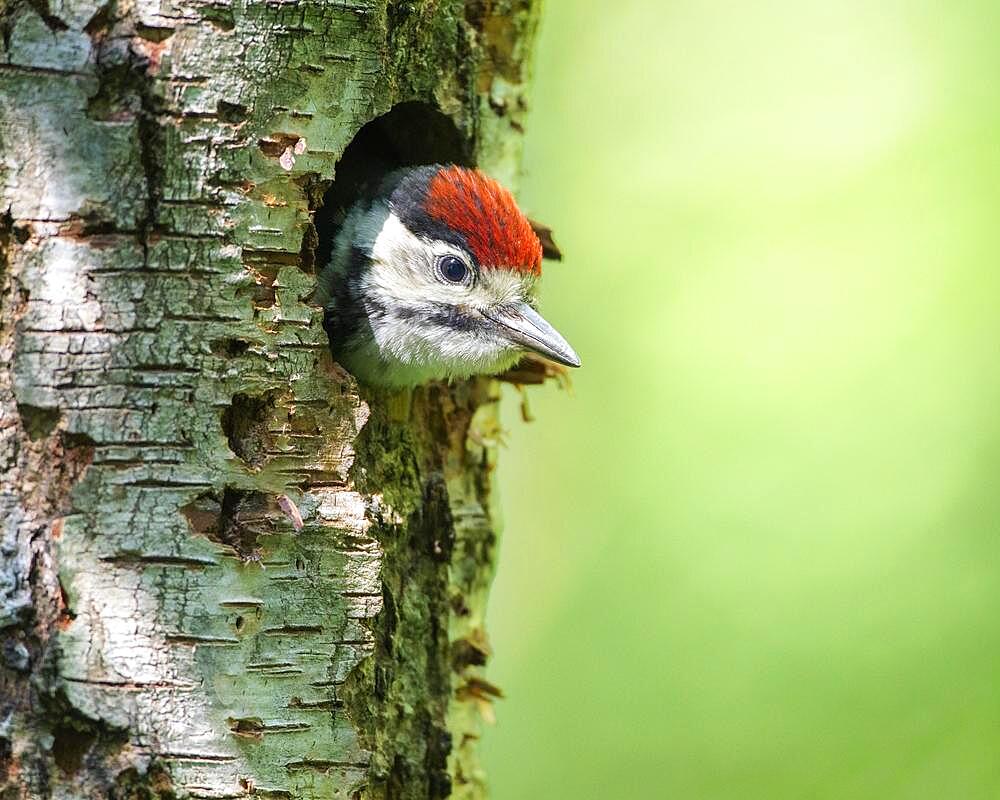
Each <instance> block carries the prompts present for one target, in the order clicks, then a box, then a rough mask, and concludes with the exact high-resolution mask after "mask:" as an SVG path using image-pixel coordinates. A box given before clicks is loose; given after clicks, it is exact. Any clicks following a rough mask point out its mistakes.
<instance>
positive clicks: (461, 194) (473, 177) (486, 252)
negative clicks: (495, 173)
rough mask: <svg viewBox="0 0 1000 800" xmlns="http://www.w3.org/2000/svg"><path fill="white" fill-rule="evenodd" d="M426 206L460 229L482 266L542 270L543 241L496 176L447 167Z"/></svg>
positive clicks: (429, 191) (432, 182)
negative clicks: (494, 177)
mask: <svg viewBox="0 0 1000 800" xmlns="http://www.w3.org/2000/svg"><path fill="white" fill-rule="evenodd" d="M424 209H425V210H426V211H427V213H428V214H429V215H430V216H432V217H434V218H435V219H437V220H439V221H441V222H443V223H444V224H445V225H448V226H449V227H450V228H453V229H454V230H456V231H458V232H459V233H461V234H462V235H463V236H464V237H465V240H466V242H467V243H468V245H469V250H471V251H472V255H474V256H475V257H476V260H477V261H478V262H479V263H480V264H481V265H482V266H487V267H505V268H507V269H513V270H517V271H518V272H528V273H531V274H533V275H540V274H541V272H542V244H541V242H540V241H539V240H538V236H536V235H535V232H534V231H533V230H532V229H531V223H529V222H528V219H527V218H526V217H525V216H524V214H522V213H521V211H520V209H518V207H517V203H516V202H515V201H514V198H513V197H512V196H511V193H510V192H508V191H507V190H506V189H505V188H504V187H503V186H501V185H500V184H499V183H497V181H495V180H493V178H489V177H487V176H486V175H483V174H482V173H481V172H479V171H477V170H473V169H465V168H463V167H455V166H451V167H443V168H442V169H440V170H438V173H437V174H436V175H435V176H434V177H433V178H431V180H430V183H429V184H428V187H427V198H426V200H425V202H424Z"/></svg>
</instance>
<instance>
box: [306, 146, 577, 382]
mask: <svg viewBox="0 0 1000 800" xmlns="http://www.w3.org/2000/svg"><path fill="white" fill-rule="evenodd" d="M541 263H542V246H541V243H540V242H539V239H538V236H537V235H536V234H535V232H534V231H533V230H532V227H531V224H530V223H529V222H528V220H527V218H526V217H525V216H524V215H523V214H522V213H521V212H520V210H518V207H517V204H516V203H515V202H514V198H513V197H512V196H511V194H510V193H509V192H508V191H507V190H506V189H504V188H503V187H502V186H501V185H500V184H499V183H497V182H496V181H495V180H493V179H492V178H489V177H487V176H485V175H483V174H482V173H481V172H478V171H476V170H473V169H466V168H464V167H457V166H440V165H431V166H424V167H414V168H410V169H406V170H402V171H400V172H398V173H394V174H393V175H392V176H390V177H389V178H388V179H387V180H386V181H385V182H384V183H383V185H382V187H381V189H380V190H379V191H378V193H377V194H376V195H375V196H374V197H373V198H368V199H365V200H362V201H359V202H358V204H357V205H355V206H354V208H352V209H351V211H350V212H349V213H348V215H347V218H346V219H345V221H344V225H343V227H342V229H341V231H340V233H339V235H338V237H337V239H336V242H335V245H334V251H333V255H332V258H331V262H330V265H329V266H328V267H327V268H326V270H324V272H323V275H322V277H321V281H320V291H319V298H320V301H321V302H322V303H324V305H325V308H326V316H325V324H326V327H327V330H328V332H329V333H330V340H331V345H332V347H333V352H334V356H335V357H336V358H337V359H338V360H339V361H340V362H341V363H342V364H344V366H346V367H347V368H348V369H349V370H351V372H353V373H354V374H355V375H356V376H357V377H358V378H359V379H361V380H363V381H365V382H367V383H371V384H377V385H384V386H413V385H416V384H418V383H422V382H424V381H426V380H430V379H435V378H461V377H468V376H470V375H479V374H494V373H497V372H501V371H503V370H504V369H507V368H508V367H510V366H512V365H513V364H514V363H515V362H516V361H518V360H519V358H520V357H521V356H522V355H524V354H525V353H527V352H533V353H537V354H540V355H542V356H544V357H545V358H548V359H550V360H552V361H555V362H558V363H560V364H564V365H566V366H570V367H578V366H580V360H579V358H578V357H577V355H576V353H575V352H574V351H573V348H572V347H570V346H569V344H568V343H567V342H566V340H565V339H563V337H562V336H560V335H559V333H558V332H557V331H556V330H555V329H554V328H553V327H552V326H551V325H549V323H547V322H546V321H545V320H544V319H543V318H542V317H541V316H540V315H539V314H538V312H537V311H536V310H535V308H534V301H533V293H534V288H535V283H536V281H537V280H538V277H539V275H540V274H541Z"/></svg>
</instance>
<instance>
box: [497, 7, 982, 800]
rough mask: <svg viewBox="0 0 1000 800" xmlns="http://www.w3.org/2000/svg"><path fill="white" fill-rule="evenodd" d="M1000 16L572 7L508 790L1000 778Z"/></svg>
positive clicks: (546, 138)
mask: <svg viewBox="0 0 1000 800" xmlns="http://www.w3.org/2000/svg"><path fill="white" fill-rule="evenodd" d="M998 37H1000V4H997V3H996V2H968V3H945V2H938V3H929V2H916V1H914V2H886V3H867V2H860V1H859V0H848V1H845V2H839V3H831V2H816V1H815V0H813V1H803V0H797V1H796V2H791V1H790V0H786V1H781V2H779V1H777V0H772V1H771V2H758V3H752V4H751V3H743V4H740V3H728V2H726V3H724V2H716V1H714V0H688V1H687V2H655V1H654V0H647V1H646V2H640V1H639V0H619V1H618V2H615V3H611V4H608V3H604V2H600V3H599V2H596V0H548V2H547V4H546V9H545V15H544V18H543V27H542V34H541V38H540V41H539V47H538V57H537V61H536V81H535V91H534V95H533V112H532V117H531V120H530V125H529V127H528V139H527V154H526V161H525V166H526V181H525V183H524V186H523V191H522V193H521V196H522V200H523V205H524V206H525V207H526V209H527V210H528V211H529V212H530V213H532V214H533V215H534V216H535V217H536V218H538V219H541V220H544V221H545V222H547V223H548V224H551V225H552V226H553V227H554V229H555V231H556V233H557V240H558V241H559V243H560V244H561V246H562V247H563V249H564V251H565V252H566V253H567V259H566V261H565V262H564V263H563V264H561V265H558V264H550V265H549V266H548V267H547V268H546V278H545V280H544V281H543V297H542V309H543V310H544V311H545V313H546V316H548V317H549V318H550V319H551V320H552V321H553V322H554V323H555V324H556V326H557V327H559V328H560V330H562V331H563V332H564V333H565V334H566V336H567V338H568V339H569V340H570V342H572V344H573V345H574V346H575V347H576V348H577V350H578V351H579V353H580V354H581V356H582V358H583V361H584V368H583V369H582V370H579V371H578V372H576V373H575V374H574V387H575V388H574V396H572V397H569V396H567V395H566V394H565V393H562V392H559V391H557V390H556V389H555V388H552V387H550V388H548V389H545V390H534V391H532V393H531V403H532V410H533V411H534V413H535V415H536V416H537V418H538V421H537V422H536V423H533V424H530V425H525V424H523V423H522V422H521V421H520V420H519V417H518V409H517V400H516V397H515V396H514V393H513V392H511V393H510V396H508V399H507V402H506V403H505V406H506V408H505V413H506V415H507V418H506V423H505V424H506V427H507V428H508V429H509V430H510V435H509V437H508V438H509V446H508V447H507V449H506V450H505V451H504V452H503V453H502V454H501V464H502V468H501V491H502V505H503V510H504V516H505V521H506V525H505V533H504V538H503V543H502V555H501V561H500V566H499V573H498V577H497V579H496V583H495V588H494V591H493V595H492V598H491V612H490V613H491V618H490V631H491V636H492V640H493V644H494V647H495V650H496V655H495V657H494V660H493V662H492V664H491V667H490V670H489V675H490V677H491V679H493V680H495V681H496V682H497V683H498V684H499V685H500V686H501V687H502V688H503V689H504V690H505V692H506V693H507V695H508V699H506V700H504V701H501V702H500V703H499V704H498V707H497V715H498V723H497V725H496V726H495V727H494V728H491V729H489V730H488V731H487V733H486V737H485V741H484V753H485V760H486V766H487V769H488V771H489V776H490V781H491V786H492V788H493V797H494V798H495V800H535V798H546V800H558V799H559V798H572V800H585V799H586V798H601V800H614V799H615V798H629V799H630V800H631V799H633V798H647V797H648V798H661V797H662V798H681V799H683V800H687V799H688V798H696V799H697V800H704V799H706V798H708V799H712V798H726V799H727V800H728V799H730V798H732V799H733V800H736V799H737V798H738V799H739V800H746V799H747V798H768V800H773V799H774V798H838V800H840V799H841V798H879V800H887V799H888V800H894V799H895V798H934V799H935V800H939V799H941V798H948V799H949V800H950V798H963V799H964V798H973V799H975V798H997V797H1000V558H998V556H1000V525H998V522H1000V493H998V491H997V483H998V481H997V477H998V474H1000V402H998V401H1000V365H998V352H997V351H998V343H1000V314H998V311H1000V275H998V271H1000V270H998V268H1000V263H998V257H997V256H998V252H1000V246H998V245H1000V241H998V240H1000V47H998Z"/></svg>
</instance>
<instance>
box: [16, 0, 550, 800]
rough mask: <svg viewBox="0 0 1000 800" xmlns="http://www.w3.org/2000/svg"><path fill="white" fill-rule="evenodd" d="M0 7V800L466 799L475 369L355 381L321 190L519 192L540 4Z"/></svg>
mask: <svg viewBox="0 0 1000 800" xmlns="http://www.w3.org/2000/svg"><path fill="white" fill-rule="evenodd" d="M0 8H2V12H0V13H2V19H0V33H2V39H0V46H2V49H0V292H2V294H0V797H2V798H4V800H14V798H83V797H88V798H89V797H95V798H96V797H100V798H105V797H112V798H154V797H155V798H167V797H192V798H243V797H258V798H271V799H272V800H277V799H279V798H304V799H305V798H345V799H346V798H366V799H367V798H418V797H419V798H441V797H447V796H454V797H460V798H478V797H483V796H484V788H483V776H482V773H481V770H480V768H479V766H478V764H477V761H476V756H475V741H476V739H477V737H478V731H479V725H480V723H481V717H482V716H484V715H486V716H488V715H489V713H490V707H489V703H490V700H491V698H492V695H493V692H494V690H493V687H492V686H491V685H490V684H489V683H488V682H487V681H486V680H485V679H484V678H483V675H482V665H483V664H484V663H485V661H486V657H487V655H488V652H489V648H488V645H487V641H486V635H485V632H484V630H483V614H484V604H485V600H486V592H487V587H488V584H489V581H490V577H491V571H492V565H493V559H494V552H495V546H496V535H495V527H496V526H495V520H494V515H493V514H492V511H491V492H490V481H491V472H492V470H493V467H494V464H495V443H496V439H497V432H498V427H497V418H496V403H497V390H496V386H495V384H493V383H491V382H490V381H486V380H477V381H471V382H468V383H464V384H459V385H456V386H453V387H447V386H430V387H427V388H422V389H418V390H416V391H414V392H413V393H412V395H402V396H400V395H397V396H380V395H373V394H366V393H365V392H364V391H363V390H360V389H359V387H358V386H357V385H356V384H355V382H354V381H353V379H352V378H351V377H350V376H349V375H347V374H346V373H345V372H343V371H342V370H341V369H340V368H339V367H338V366H337V365H336V364H334V363H333V362H332V361H331V360H330V357H329V355H328V353H327V348H326V342H325V339H324V333H323V330H322V326H321V313H320V311H319V310H318V309H317V308H316V307H314V306H313V305H311V304H310V296H311V292H312V289H313V287H314V284H315V276H314V274H313V272H314V263H315V252H316V250H317V247H319V248H320V249H322V246H323V243H322V241H321V239H322V234H323V231H322V230H321V231H319V233H317V229H316V226H315V225H314V212H315V211H316V209H317V208H318V207H319V206H320V205H321V204H322V199H323V197H324V193H325V192H326V191H327V189H328V188H329V186H330V184H331V181H333V179H334V178H335V175H336V166H337V162H338V159H339V158H340V157H341V156H342V154H343V153H344V151H345V148H347V146H348V144H349V143H350V142H351V140H352V138H354V137H355V135H356V134H357V132H358V131H359V130H360V129H361V128H362V126H364V125H365V124H366V123H369V122H371V121H372V120H374V119H376V118H378V117H379V116H380V115H384V114H386V113H387V112H389V111H390V109H392V108H393V107H394V106H396V105H397V104H399V103H403V102H407V101H410V102H415V103H419V104H420V105H410V106H406V107H405V108H407V109H409V111H407V112H406V113H404V114H401V115H396V116H390V117H386V118H385V119H388V120H390V122H391V123H392V124H391V125H390V127H393V130H392V131H390V132H389V133H390V138H394V139H395V141H396V142H397V143H399V142H404V143H408V144H407V146H408V147H410V152H409V153H408V154H407V156H406V157H407V158H409V159H411V160H416V159H419V157H420V155H421V151H420V148H421V147H423V146H424V144H421V142H422V141H423V140H422V139H421V130H419V129H422V128H423V129H424V130H423V135H424V139H426V138H427V137H426V131H427V130H428V129H427V128H426V126H425V124H424V123H426V122H427V121H428V120H439V119H446V120H448V123H447V124H448V125H450V126H452V127H453V135H454V138H455V140H456V141H458V142H460V143H461V148H462V149H463V150H464V151H465V152H466V153H468V154H469V155H470V157H471V158H472V159H474V160H476V161H477V162H478V163H479V164H480V165H481V166H483V167H485V168H486V169H487V170H488V171H490V172H491V173H493V174H494V175H496V176H497V177H500V178H501V179H503V180H504V181H505V182H508V183H510V182H512V181H513V179H514V177H515V173H516V168H517V160H518V156H519V147H520V131H521V123H522V121H523V116H524V111H525V100H524V91H525V83H526V75H527V62H528V58H527V56H528V51H529V46H530V43H531V39H532V36H533V33H534V29H535V24H536V20H537V8H536V2H535V0H478V1H476V2H466V3H462V2H459V1H458V0H438V1H437V2H434V1H433V0H423V1H418V2H409V3H406V2H390V0H24V1H23V2H15V3H14V4H13V5H8V6H6V7H0ZM439 112H440V114H443V115H444V116H440V114H439ZM435 115H437V116H435ZM435 124H437V123H435ZM429 130H433V126H432V127H431V128H430V129H429ZM432 138H433V137H432ZM438 144H439V143H438ZM427 146H428V147H430V148H431V149H433V147H435V146H436V145H435V143H434V142H430V143H429V144H427ZM328 198H329V195H328ZM299 516H300V517H301V524H300V521H299V520H298V519H297V517H299Z"/></svg>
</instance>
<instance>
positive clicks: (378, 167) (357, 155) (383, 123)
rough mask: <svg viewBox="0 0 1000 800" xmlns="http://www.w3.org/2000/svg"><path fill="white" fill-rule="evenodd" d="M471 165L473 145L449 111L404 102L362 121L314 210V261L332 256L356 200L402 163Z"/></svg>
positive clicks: (322, 261)
mask: <svg viewBox="0 0 1000 800" xmlns="http://www.w3.org/2000/svg"><path fill="white" fill-rule="evenodd" d="M421 164H460V165H462V166H473V160H472V148H471V146H470V143H469V141H468V140H467V139H466V138H465V137H464V136H463V135H462V133H461V131H459V129H458V127H457V126H456V125H455V123H454V122H453V121H452V119H451V118H450V117H448V116H447V115H446V114H444V113H443V112H441V111H440V110H439V109H437V108H435V107H434V106H433V105H430V104H428V103H421V102H407V103H400V104H398V105H396V106H393V107H392V109H390V110H389V111H388V112H386V113H385V114H382V115H381V116H379V117H376V118H375V119H373V120H372V121H371V122H369V123H367V124H366V125H364V126H363V127H362V128H361V129H360V130H359V131H358V132H357V134H356V135H355V137H354V138H353V139H352V140H351V143H350V144H349V145H347V149H345V150H344V154H343V155H342V156H341V158H340V160H339V161H338V162H337V166H336V171H335V178H334V181H333V183H332V184H331V185H330V187H329V188H328V189H327V190H326V192H325V193H324V195H323V204H322V206H321V207H320V208H319V209H318V210H317V211H316V214H315V217H314V219H313V223H314V225H315V227H316V235H317V240H318V241H317V243H316V266H317V268H318V269H319V270H322V268H323V267H324V266H326V264H327V263H328V262H329V261H330V255H331V253H332V252H333V242H334V239H336V236H337V233H338V231H339V230H340V226H341V225H342V224H343V221H344V217H345V216H346V214H347V211H348V210H349V209H350V208H351V206H352V205H353V204H354V202H355V201H356V200H357V199H358V198H359V197H361V196H362V195H364V194H365V193H368V192H371V191H373V190H374V189H376V188H377V187H378V185H379V183H381V181H382V179H383V178H384V177H385V176H386V175H387V174H389V173H390V172H392V171H393V170H396V169H399V168H400V167H415V166H419V165H421Z"/></svg>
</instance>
